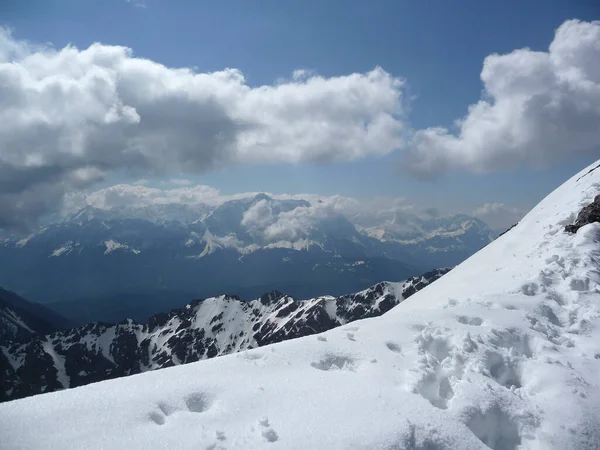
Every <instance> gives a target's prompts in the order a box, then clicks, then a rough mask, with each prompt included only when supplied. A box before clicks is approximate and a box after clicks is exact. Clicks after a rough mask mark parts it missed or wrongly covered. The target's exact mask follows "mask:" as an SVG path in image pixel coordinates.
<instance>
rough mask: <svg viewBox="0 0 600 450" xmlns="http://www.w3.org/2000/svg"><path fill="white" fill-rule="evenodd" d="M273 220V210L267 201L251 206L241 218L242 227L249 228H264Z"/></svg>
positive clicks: (260, 201)
mask: <svg viewBox="0 0 600 450" xmlns="http://www.w3.org/2000/svg"><path fill="white" fill-rule="evenodd" d="M272 220H273V210H272V209H271V205H270V204H269V201H268V200H259V201H258V202H256V203H255V204H254V205H252V206H251V207H250V208H248V210H247V211H246V212H244V216H243V218H242V225H244V226H245V227H247V228H249V229H250V230H252V229H254V228H259V229H261V228H264V227H265V226H266V225H268V224H269V223H271V221H272Z"/></svg>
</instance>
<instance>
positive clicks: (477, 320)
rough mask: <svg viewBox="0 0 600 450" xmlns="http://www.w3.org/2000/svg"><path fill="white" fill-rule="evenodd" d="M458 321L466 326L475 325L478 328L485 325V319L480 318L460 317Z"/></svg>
mask: <svg viewBox="0 0 600 450" xmlns="http://www.w3.org/2000/svg"><path fill="white" fill-rule="evenodd" d="M456 320H457V321H458V322H460V323H462V324H464V325H474V326H477V327H478V326H479V325H481V324H482V323H483V319H481V318H480V317H467V316H458V317H457V318H456Z"/></svg>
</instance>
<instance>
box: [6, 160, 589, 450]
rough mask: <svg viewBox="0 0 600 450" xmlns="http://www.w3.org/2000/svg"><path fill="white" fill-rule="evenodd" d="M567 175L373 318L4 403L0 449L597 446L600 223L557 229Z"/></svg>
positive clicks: (572, 196) (563, 216)
mask: <svg viewBox="0 0 600 450" xmlns="http://www.w3.org/2000/svg"><path fill="white" fill-rule="evenodd" d="M588 170H589V168H588V169H586V170H584V171H582V172H581V174H579V175H583V174H584V173H585V172H587V171H588ZM579 175H577V176H576V177H574V178H572V179H571V180H569V181H568V182H567V183H565V184H564V185H563V186H562V187H560V188H559V189H557V190H556V191H555V192H553V193H552V194H550V195H549V196H548V197H547V198H546V199H545V200H543V201H542V202H541V203H540V204H539V205H538V206H537V207H536V208H535V209H534V210H533V211H531V213H529V214H528V215H527V216H526V217H525V218H524V219H523V220H522V221H521V222H520V223H519V225H518V226H516V227H515V228H514V229H512V230H511V231H510V232H508V233H506V234H505V235H503V236H502V237H500V238H499V239H498V240H496V241H494V242H493V243H491V244H490V245H488V246H487V247H485V248H484V249H483V250H481V251H480V252H479V253H477V254H476V255H474V256H473V257H471V258H470V259H468V260H467V261H465V262H464V263H463V264H461V265H460V266H459V267H457V268H455V269H454V270H452V271H451V272H450V273H449V274H447V275H445V276H444V277H442V278H441V279H440V280H438V281H437V282H436V283H433V284H432V285H430V286H428V287H426V288H425V289H423V290H422V291H420V292H418V293H417V294H415V295H413V296H412V297H411V298H410V299H408V300H406V301H404V302H403V303H401V304H400V305H399V306H397V307H395V308H394V309H392V310H391V311H390V312H388V313H387V314H385V315H383V316H381V317H378V318H373V319H367V320H363V321H357V322H354V323H352V324H349V325H345V326H342V327H340V328H337V329H334V330H331V331H328V332H325V333H322V334H320V335H317V336H309V337H305V338H300V339H295V340H290V341H286V342H282V343H279V344H275V345H271V346H268V347H263V348H259V349H256V350H251V351H247V352H241V353H238V354H234V355H228V356H224V357H220V358H215V359H211V360H208V361H203V362H199V363H194V364H189V365H185V366H177V367H173V368H169V369H164V370H160V371H156V372H149V373H145V374H141V375H135V376H132V377H128V378H123V379H118V380H111V381H105V382H102V383H96V384H92V385H88V386H85V387H82V388H77V389H71V390H67V391H63V392H57V393H50V394H44V395H39V396H36V397H31V398H26V399H22V400H17V401H14V402H8V403H5V404H2V405H0V436H2V445H3V448H9V449H38V448H44V449H64V448H70V449H71V448H85V449H121V448H123V449H129V448H136V449H137V448H139V449H155V448H160V449H162V448H173V449H261V448H264V449H307V448H309V449H429V450H432V449H433V450H439V449H478V448H481V449H486V448H493V449H498V450H499V449H501V450H510V449H517V448H522V449H596V448H600V425H599V424H600V386H599V383H600V381H599V378H598V371H599V369H600V332H599V326H600V290H599V283H600V274H599V261H600V223H594V224H590V225H586V226H584V227H583V228H581V229H580V230H579V231H578V232H577V233H576V234H568V233H565V232H564V231H563V230H564V226H565V225H566V224H568V223H572V222H573V221H574V220H575V217H576V215H577V213H578V211H579V210H580V209H581V208H582V207H583V206H585V205H587V204H588V203H590V202H591V201H592V199H593V198H594V196H595V195H596V194H597V193H598V192H599V191H600V170H595V171H593V172H591V173H589V174H587V175H585V176H584V177H582V178H579Z"/></svg>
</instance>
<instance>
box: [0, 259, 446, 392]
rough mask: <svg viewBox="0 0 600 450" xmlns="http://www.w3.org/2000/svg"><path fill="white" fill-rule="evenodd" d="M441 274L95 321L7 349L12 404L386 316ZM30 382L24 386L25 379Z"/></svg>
mask: <svg viewBox="0 0 600 450" xmlns="http://www.w3.org/2000/svg"><path fill="white" fill-rule="evenodd" d="M448 270H449V269H440V270H436V271H433V272H430V273H428V274H425V275H423V276H422V277H418V278H413V279H410V280H406V281H404V282H400V283H389V282H384V283H379V284H377V285H376V286H373V287H371V288H369V289H366V290H364V291H361V292H358V293H356V294H351V295H345V296H341V297H337V298H336V297H331V296H325V297H317V298H313V299H310V300H295V299H293V298H292V297H289V296H286V295H284V294H282V293H281V292H278V291H271V292H268V293H266V294H264V295H262V296H261V297H260V298H258V299H256V300H253V301H249V302H244V301H241V300H240V299H239V298H238V297H236V296H231V295H222V296H219V297H211V298H207V299H204V300H197V301H194V302H192V303H190V304H188V305H187V306H185V307H184V308H181V309H176V310H173V311H171V312H169V313H161V314H157V315H155V316H153V317H151V318H150V319H149V320H148V322H147V323H146V324H138V323H135V322H133V321H130V320H128V321H124V322H122V323H120V324H117V325H108V324H98V323H96V324H89V325H86V326H84V327H80V328H74V329H71V330H65V331H60V332H56V333H53V334H49V335H47V336H43V337H35V338H34V339H32V340H30V341H26V342H19V343H14V344H10V345H1V344H0V350H2V352H1V353H0V369H1V368H2V367H5V369H4V386H6V387H5V390H4V392H0V398H3V399H5V400H7V399H14V398H19V397H22V396H27V395H32V394H36V393H40V392H50V391H53V390H57V389H63V388H68V387H75V386H81V385H84V384H87V383H91V382H94V381H99V380H101V379H108V378H115V377H121V376H126V375H131V374H135V373H139V372H144V371H148V370H153V369H160V368H164V367H169V366H174V365H179V364H185V363H190V362H195V361H199V360H201V359H208V358H212V357H215V356H219V355H225V354H229V353H234V352H238V351H241V350H247V349H251V348H255V347H262V346H264V345H268V344H272V343H275V342H281V341H285V340H288V339H293V338H297V337H302V336H308V335H311V334H315V333H320V332H323V331H326V330H329V329H331V328H334V327H337V326H340V325H343V324H346V323H349V322H352V321H354V320H359V319H363V318H366V317H374V316H378V315H381V314H383V313H385V312H386V311H388V310H390V309H391V308H392V307H393V306H395V305H397V304H398V303H400V302H401V301H403V300H404V299H406V298H408V297H409V296H410V295H412V294H413V293H415V292H416V291H418V290H420V289H422V288H423V287H425V286H426V285H427V284H429V283H432V282H433V281H435V280H437V279H438V278H439V277H441V276H442V275H444V274H445V273H447V272H448ZM25 379H27V380H29V382H28V383H26V384H23V380H25Z"/></svg>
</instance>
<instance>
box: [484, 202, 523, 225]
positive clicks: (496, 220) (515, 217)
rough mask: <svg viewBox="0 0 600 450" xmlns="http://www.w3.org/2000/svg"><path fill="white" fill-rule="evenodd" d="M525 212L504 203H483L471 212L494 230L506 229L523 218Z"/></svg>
mask: <svg viewBox="0 0 600 450" xmlns="http://www.w3.org/2000/svg"><path fill="white" fill-rule="evenodd" d="M526 212H527V211H525V210H522V209H520V208H515V207H513V206H508V205H505V204H504V203H485V204H484V205H482V206H480V207H479V208H476V209H475V210H474V211H473V213H472V214H473V216H475V217H478V218H479V219H481V220H483V221H484V222H485V223H487V224H488V225H489V226H490V227H492V228H494V229H502V230H504V229H507V228H508V227H510V226H511V225H514V224H515V223H517V222H518V221H519V220H521V219H522V218H523V216H524V215H525V213H526Z"/></svg>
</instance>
